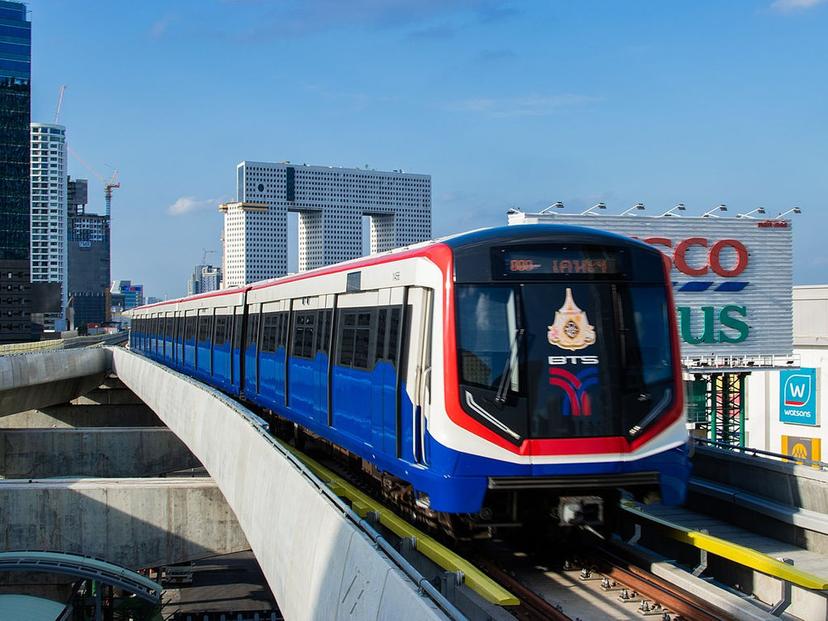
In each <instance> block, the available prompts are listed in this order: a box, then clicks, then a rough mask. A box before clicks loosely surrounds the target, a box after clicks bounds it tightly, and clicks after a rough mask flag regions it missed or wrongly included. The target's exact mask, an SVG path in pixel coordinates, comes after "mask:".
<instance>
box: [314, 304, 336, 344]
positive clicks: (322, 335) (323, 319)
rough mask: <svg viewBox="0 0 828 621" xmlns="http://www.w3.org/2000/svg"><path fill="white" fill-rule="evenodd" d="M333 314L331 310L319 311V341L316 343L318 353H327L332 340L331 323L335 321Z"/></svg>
mask: <svg viewBox="0 0 828 621" xmlns="http://www.w3.org/2000/svg"><path fill="white" fill-rule="evenodd" d="M332 318H333V312H332V311H331V310H330V309H326V310H321V311H319V322H320V324H321V325H320V328H319V339H318V340H317V342H316V349H317V351H321V352H322V353H327V351H328V343H329V342H330V340H331V323H332V321H333V319H332Z"/></svg>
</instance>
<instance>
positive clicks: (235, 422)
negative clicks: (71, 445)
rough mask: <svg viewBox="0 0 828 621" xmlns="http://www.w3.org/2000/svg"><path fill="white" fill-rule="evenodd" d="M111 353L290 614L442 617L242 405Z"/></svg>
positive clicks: (155, 367)
mask: <svg viewBox="0 0 828 621" xmlns="http://www.w3.org/2000/svg"><path fill="white" fill-rule="evenodd" d="M112 354H113V367H114V370H115V372H116V373H117V375H118V377H119V378H120V379H121V380H122V381H123V382H124V383H125V384H126V385H127V386H128V387H129V388H130V389H132V390H133V391H134V392H135V394H137V395H138V396H139V397H141V399H142V400H143V401H144V402H145V403H147V405H149V406H150V407H151V408H152V409H153V410H154V411H155V412H156V413H157V414H158V416H159V417H160V418H161V420H162V421H164V423H165V424H166V425H167V426H168V427H169V428H170V429H172V430H173V431H174V432H175V433H176V434H177V435H178V436H179V437H180V438H181V439H182V440H184V442H185V443H186V444H187V446H189V447H190V449H191V450H192V451H193V453H194V454H195V455H196V457H198V458H199V460H200V461H201V462H202V463H203V464H204V466H205V467H206V468H207V471H208V472H209V473H210V475H211V476H212V477H213V479H214V480H215V481H216V483H217V484H218V485H219V487H220V488H221V490H222V492H223V493H224V496H225V497H226V498H227V502H228V503H229V504H230V506H231V507H232V508H233V510H234V512H235V513H236V515H237V516H238V518H239V524H240V525H241V527H242V530H243V531H244V533H245V535H246V536H247V539H248V541H249V542H250V545H251V547H252V549H253V552H254V553H255V555H256V559H257V560H258V561H259V565H260V566H261V568H262V571H263V573H264V575H265V577H266V578H267V581H268V584H269V585H270V588H271V590H272V591H273V595H274V596H275V598H276V601H277V602H278V604H279V609H280V610H281V611H282V613H283V614H284V616H285V618H286V619H288V620H291V621H292V620H295V619H324V620H326V621H327V620H329V619H345V618H347V619H353V620H359V619H371V620H376V619H406V620H412V621H414V620H418V619H435V618H444V617H443V615H442V613H440V611H439V610H438V609H437V608H436V606H435V604H434V603H433V602H432V601H431V600H430V599H427V598H425V597H424V596H422V595H420V594H419V593H418V591H417V588H416V587H415V585H414V584H413V582H411V580H409V579H408V578H407V577H406V576H405V574H403V573H402V572H401V571H400V570H399V569H398V568H397V566H396V565H395V564H394V563H393V562H392V561H391V560H390V559H389V558H388V557H387V556H385V555H384V554H383V553H382V552H381V551H380V550H379V549H378V548H376V547H375V546H374V544H373V542H372V541H371V540H370V539H369V538H368V537H367V535H366V534H365V533H364V532H363V531H361V530H360V529H359V528H358V527H357V526H356V525H355V524H354V523H353V522H351V521H350V520H349V519H348V518H347V517H346V516H345V514H344V513H343V512H342V510H341V509H340V508H339V507H338V506H337V505H336V504H334V502H333V501H332V500H331V499H329V498H328V497H327V496H325V495H323V494H321V493H320V492H319V490H318V488H317V485H321V484H320V483H319V482H318V480H316V479H315V477H312V476H310V475H308V474H307V473H306V472H305V471H304V469H303V468H301V467H300V466H299V465H298V464H297V463H296V462H295V461H294V460H293V459H292V458H289V457H288V456H287V455H286V454H285V453H283V452H282V451H281V450H279V449H278V448H277V447H276V445H275V444H274V442H273V440H272V438H269V437H268V436H267V435H266V434H264V433H262V431H261V429H260V427H259V426H258V425H257V424H256V423H255V422H254V421H253V418H252V415H251V413H250V412H249V411H248V410H247V409H246V408H244V407H242V406H241V405H240V404H238V403H236V402H234V401H232V400H230V399H228V398H227V397H225V396H223V395H221V394H220V393H218V392H217V391H213V390H211V389H209V388H207V387H205V386H203V385H201V384H198V383H196V382H193V381H190V380H189V379H187V378H185V377H184V376H182V375H180V374H178V373H175V372H173V371H170V370H168V369H166V368H165V367H162V366H160V365H157V364H155V363H153V362H151V361H149V360H147V359H146V358H143V357H141V356H138V355H136V354H133V353H131V352H129V351H126V350H123V349H119V348H113V349H112Z"/></svg>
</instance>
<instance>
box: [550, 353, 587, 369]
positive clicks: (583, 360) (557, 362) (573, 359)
mask: <svg viewBox="0 0 828 621" xmlns="http://www.w3.org/2000/svg"><path fill="white" fill-rule="evenodd" d="M598 362H599V361H598V356H549V366H551V367H559V366H561V365H563V364H598Z"/></svg>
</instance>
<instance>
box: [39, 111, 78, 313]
mask: <svg viewBox="0 0 828 621" xmlns="http://www.w3.org/2000/svg"><path fill="white" fill-rule="evenodd" d="M31 140H32V151H31V162H32V168H31V192H32V216H31V237H32V242H31V244H32V245H31V265H32V282H33V283H37V282H51V283H58V284H59V286H60V312H57V313H45V314H44V315H43V327H44V328H46V329H55V328H58V329H63V328H64V327H65V326H64V325H63V319H64V317H65V311H66V304H67V302H68V300H69V288H68V286H67V285H68V283H67V265H68V260H69V257H68V252H67V250H68V216H69V211H68V204H69V203H68V199H69V196H68V190H67V183H66V182H67V177H66V128H65V127H64V126H63V125H53V124H51V123H32V137H31Z"/></svg>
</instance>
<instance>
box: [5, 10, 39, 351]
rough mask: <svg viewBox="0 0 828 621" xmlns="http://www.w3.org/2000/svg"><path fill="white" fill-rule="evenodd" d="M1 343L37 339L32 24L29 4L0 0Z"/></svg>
mask: <svg viewBox="0 0 828 621" xmlns="http://www.w3.org/2000/svg"><path fill="white" fill-rule="evenodd" d="M0 19H1V20H2V24H3V37H2V39H0V343H14V342H20V341H27V340H30V339H31V338H32V326H31V317H30V315H31V276H30V265H29V251H30V246H29V243H30V238H29V225H30V221H29V216H30V214H29V209H30V206H29V123H30V121H31V91H30V78H31V58H32V54H31V41H32V30H31V28H32V25H31V23H30V22H29V21H28V20H27V19H26V6H25V5H24V4H22V3H20V2H5V1H2V0H0Z"/></svg>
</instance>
